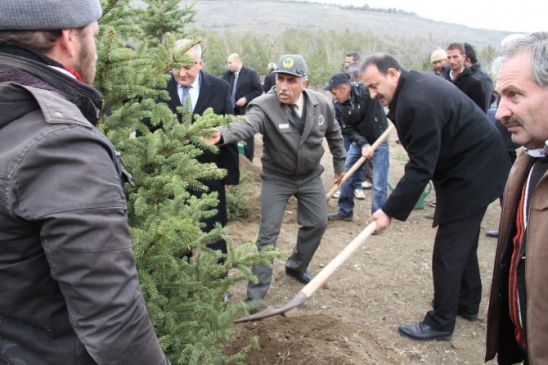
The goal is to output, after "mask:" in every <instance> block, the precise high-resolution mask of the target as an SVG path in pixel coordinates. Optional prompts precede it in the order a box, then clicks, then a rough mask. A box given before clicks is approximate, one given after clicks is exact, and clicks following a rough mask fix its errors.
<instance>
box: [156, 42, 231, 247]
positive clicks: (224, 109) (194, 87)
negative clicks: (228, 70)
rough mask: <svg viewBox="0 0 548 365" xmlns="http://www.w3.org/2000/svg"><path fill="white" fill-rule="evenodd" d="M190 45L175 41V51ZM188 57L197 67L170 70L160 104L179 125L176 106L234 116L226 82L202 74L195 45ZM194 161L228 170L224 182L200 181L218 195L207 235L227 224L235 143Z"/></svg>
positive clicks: (222, 244)
mask: <svg viewBox="0 0 548 365" xmlns="http://www.w3.org/2000/svg"><path fill="white" fill-rule="evenodd" d="M189 42H190V41H189V40H186V39H180V40H178V41H176V42H175V46H174V49H175V50H180V49H182V48H183V47H185V46H186V45H187V44H188V43H189ZM187 55H189V56H190V57H192V58H193V59H195V60H196V64H195V65H194V66H192V67H182V68H181V69H175V70H172V72H171V79H170V80H169V81H168V83H167V87H166V90H167V91H168V93H169V99H168V100H163V99H160V100H159V102H164V103H166V104H167V105H168V107H169V108H170V109H171V111H172V112H173V113H176V114H177V118H178V119H179V122H181V119H182V115H181V114H179V113H177V107H180V106H182V105H185V106H186V107H190V108H191V109H192V111H193V114H194V115H196V114H198V115H201V114H202V113H203V112H204V111H205V110H206V109H208V108H212V109H213V112H214V113H215V114H233V110H234V109H233V107H232V103H231V101H230V90H229V85H228V83H227V82H226V81H224V80H221V79H220V78H217V77H214V76H211V75H208V74H207V73H205V72H203V71H202V68H203V65H204V62H203V61H202V58H201V57H202V50H201V46H200V45H199V44H197V45H195V46H194V47H192V48H191V49H189V50H188V51H187ZM183 98H184V99H185V103H184V104H183V103H182V100H183ZM187 98H190V100H187ZM197 159H198V161H199V162H201V163H215V164H216V165H217V167H219V168H221V169H226V170H227V175H226V176H225V178H224V179H223V180H201V181H200V182H201V183H202V184H204V185H206V186H207V187H208V188H209V193H212V192H217V194H218V198H219V205H218V207H217V214H216V215H214V216H212V217H210V218H206V219H204V220H203V221H204V223H205V224H206V226H205V228H204V232H209V231H211V230H212V229H213V228H214V226H215V223H217V222H219V223H220V224H221V225H222V226H224V225H225V224H226V223H227V221H228V216H227V211H226V194H225V189H230V188H231V187H233V186H234V185H237V184H238V182H239V179H240V170H239V162H238V146H237V145H236V144H235V143H232V144H227V145H224V146H220V147H219V152H218V153H213V152H211V151H208V150H204V152H203V154H202V155H201V156H199V157H198V158H197ZM191 194H193V195H195V196H198V197H200V196H201V195H202V192H198V191H194V190H192V191H191ZM209 247H210V248H212V249H215V250H220V251H222V252H223V253H225V254H226V253H227V247H226V242H225V241H224V240H219V241H217V242H214V243H212V244H210V245H209Z"/></svg>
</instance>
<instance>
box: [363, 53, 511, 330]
mask: <svg viewBox="0 0 548 365" xmlns="http://www.w3.org/2000/svg"><path fill="white" fill-rule="evenodd" d="M360 71H361V72H362V75H363V80H364V83H365V85H366V86H367V87H368V88H369V91H370V94H371V97H373V98H377V99H378V100H379V101H380V102H381V103H382V104H383V105H384V106H387V107H388V108H389V113H388V117H389V118H390V119H391V120H392V121H393V122H394V124H395V126H396V129H397V131H398V137H399V140H400V142H401V144H402V146H403V147H404V148H405V150H406V151H407V153H408V156H409V162H408V163H407V164H406V166H405V175H404V176H403V177H402V179H401V180H400V181H399V182H398V184H397V186H396V188H395V189H394V191H393V192H392V194H391V195H390V196H389V198H388V200H387V201H386V203H385V204H384V205H383V207H382V208H381V209H379V210H378V211H376V212H375V213H374V214H373V216H372V217H371V219H370V220H371V221H376V222H377V224H378V226H377V230H382V229H384V228H387V227H388V226H389V225H390V222H391V219H392V218H395V219H398V220H406V219H407V217H408V216H409V214H410V213H411V211H412V210H413V207H414V206H415V203H416V202H417V200H418V199H419V197H420V195H421V193H422V192H423V190H424V188H425V187H426V185H427V184H428V181H429V180H432V182H433V184H434V188H435V189H436V200H437V205H436V211H435V214H434V223H433V225H434V227H435V226H438V230H437V233H436V238H435V241H434V253H433V257H432V271H433V280H434V301H433V307H434V308H433V310H430V311H428V313H427V314H426V316H425V318H424V320H423V321H422V322H420V323H418V324H414V325H404V326H400V327H399V332H400V333H401V334H402V335H405V336H408V337H410V338H413V339H416V340H433V339H438V340H449V339H451V337H452V334H453V330H454V328H455V321H456V317H457V315H460V316H462V317H463V318H465V319H468V320H476V319H477V317H478V310H479V304H480V301H481V277H480V272H479V266H478V258H477V248H478V238H479V232H480V224H481V221H482V219H483V216H484V214H485V211H486V210H487V206H488V205H489V204H490V203H491V202H492V201H494V200H495V199H496V198H498V197H499V196H500V194H501V192H502V190H503V188H504V183H505V181H506V178H507V174H508V165H509V163H510V162H509V160H508V157H507V156H506V153H505V149H504V144H503V142H502V139H501V138H500V135H499V133H498V131H497V130H496V129H495V127H494V126H493V124H492V123H491V122H490V121H489V119H488V118H487V115H486V114H485V113H484V112H483V110H481V109H479V108H477V106H476V105H475V104H474V102H473V101H472V100H470V99H469V98H468V97H467V96H466V95H464V94H463V93H462V92H460V91H459V90H458V89H457V88H456V87H455V86H453V85H452V84H451V83H448V82H445V81H444V80H443V79H441V78H439V77H437V76H435V75H433V74H430V73H429V74H423V73H419V72H416V71H408V70H403V69H402V68H401V66H400V65H399V63H398V61H396V59H394V58H393V57H392V56H389V55H386V54H380V55H374V56H372V57H370V58H368V59H367V60H366V61H365V62H364V63H363V65H362V66H361V67H360Z"/></svg>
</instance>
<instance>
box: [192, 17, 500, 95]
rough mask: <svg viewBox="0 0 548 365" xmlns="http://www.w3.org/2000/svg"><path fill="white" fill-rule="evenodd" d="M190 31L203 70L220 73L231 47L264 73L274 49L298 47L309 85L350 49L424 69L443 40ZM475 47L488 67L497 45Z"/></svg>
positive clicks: (340, 65)
mask: <svg viewBox="0 0 548 365" xmlns="http://www.w3.org/2000/svg"><path fill="white" fill-rule="evenodd" d="M191 33H192V34H193V37H195V38H197V39H201V40H202V43H203V46H204V56H203V58H204V61H205V63H206V70H207V71H208V72H209V73H211V74H213V75H216V76H220V75H222V73H223V72H224V71H225V70H226V58H227V56H228V55H229V54H231V53H238V54H240V56H242V58H243V60H244V64H245V66H246V67H250V68H252V69H254V70H256V71H257V72H258V73H259V74H260V75H262V76H264V75H265V74H267V73H268V69H267V65H268V63H269V62H276V61H277V60H278V58H279V56H280V55H282V54H286V53H299V54H301V55H303V57H304V58H305V60H306V62H307V64H308V68H309V80H310V85H311V86H315V87H318V86H321V85H323V84H325V82H326V81H327V79H328V78H329V76H330V75H331V74H333V73H334V72H337V71H341V70H344V59H345V56H346V54H348V53H350V52H358V53H359V54H360V55H361V57H362V60H363V59H364V58H365V57H367V56H368V55H371V54H373V53H377V52H386V53H389V54H391V55H393V56H394V57H396V59H398V60H399V61H400V63H401V64H402V66H403V67H404V68H407V69H413V70H418V71H429V70H430V69H431V63H430V55H431V54H432V51H434V50H435V49H436V48H437V47H442V48H443V47H445V46H446V44H443V43H440V41H439V40H438V39H434V38H432V37H431V36H427V37H410V38H403V37H397V36H386V35H384V36H380V35H376V34H374V33H373V32H371V31H368V32H351V31H348V30H347V31H344V32H335V31H332V30H323V31H307V30H303V29H291V28H288V29H285V30H283V31H281V32H279V33H278V34H274V35H273V34H263V33H258V32H245V33H236V32H230V31H228V32H225V33H220V32H217V31H213V30H198V29H193V30H191ZM464 41H466V40H463V42H464ZM475 51H476V55H477V58H478V60H479V61H480V62H481V63H482V66H483V68H484V69H486V70H489V68H490V65H491V62H492V61H493V59H494V58H495V57H496V54H497V49H496V48H495V47H493V46H487V47H483V48H477V47H476V49H475Z"/></svg>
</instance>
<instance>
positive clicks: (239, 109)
mask: <svg viewBox="0 0 548 365" xmlns="http://www.w3.org/2000/svg"><path fill="white" fill-rule="evenodd" d="M223 80H225V81H226V82H228V84H229V85H230V92H232V85H233V83H234V72H232V71H226V72H225V73H224V74H223ZM262 94H263V87H262V86H261V79H260V78H259V74H258V73H257V72H256V71H255V70H252V69H250V68H247V67H242V69H241V70H240V73H239V74H238V84H237V85H236V98H235V100H236V101H237V100H238V99H240V98H241V97H245V99H246V100H247V102H246V104H245V105H244V106H235V107H234V114H236V115H244V114H245V109H246V108H247V106H248V105H249V103H250V102H251V100H253V99H255V98H256V97H258V96H261V95H262Z"/></svg>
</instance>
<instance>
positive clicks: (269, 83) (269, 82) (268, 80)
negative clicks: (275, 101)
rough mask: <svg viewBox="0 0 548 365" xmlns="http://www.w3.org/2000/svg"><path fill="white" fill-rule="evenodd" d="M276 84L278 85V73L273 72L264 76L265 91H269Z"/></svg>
mask: <svg viewBox="0 0 548 365" xmlns="http://www.w3.org/2000/svg"><path fill="white" fill-rule="evenodd" d="M275 85H276V73H275V72H271V73H269V74H268V75H266V76H265V78H264V84H263V91H264V92H265V93H267V92H269V91H270V89H272V87H274V86H275Z"/></svg>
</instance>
